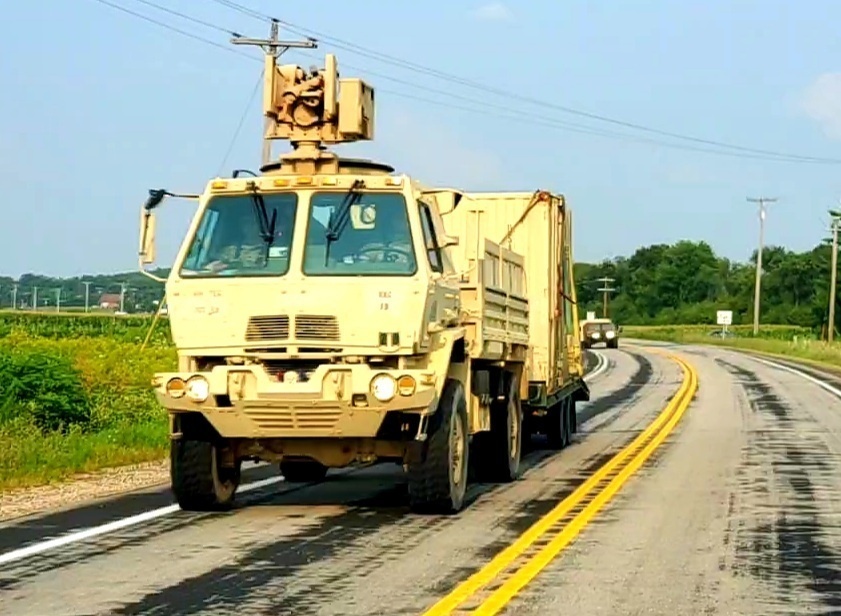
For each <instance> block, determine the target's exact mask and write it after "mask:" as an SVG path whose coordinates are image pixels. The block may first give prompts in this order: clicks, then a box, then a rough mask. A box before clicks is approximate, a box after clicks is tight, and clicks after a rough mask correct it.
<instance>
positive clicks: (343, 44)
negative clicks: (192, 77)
mask: <svg viewBox="0 0 841 616" xmlns="http://www.w3.org/2000/svg"><path fill="white" fill-rule="evenodd" d="M213 1H214V2H216V3H218V4H221V5H223V6H227V7H229V8H233V9H235V10H238V11H240V12H242V13H244V14H246V15H249V16H251V17H254V18H256V19H268V20H275V21H278V22H280V23H281V24H283V25H284V26H286V27H287V28H289V29H291V30H293V31H295V30H298V31H300V32H299V33H301V34H311V35H314V36H316V37H318V38H319V39H320V40H322V41H325V42H328V43H331V44H332V45H334V46H336V47H338V48H340V49H341V48H344V49H346V50H347V51H350V52H353V53H358V54H360V55H365V56H367V57H370V58H372V59H375V60H380V61H382V62H385V63H388V64H394V65H397V66H401V67H403V68H407V69H408V70H413V71H415V72H421V73H425V74H428V75H431V76H435V77H437V78H439V79H443V80H445V81H450V82H453V83H458V84H460V85H464V86H467V87H470V88H474V89H477V90H481V91H484V92H488V93H491V94H496V95H498V96H503V97H505V98H506V99H507V100H511V99H517V100H521V101H523V102H528V103H531V104H533V105H538V106H542V107H547V108H551V109H555V110H557V111H561V112H564V113H568V114H572V115H577V116H580V117H586V118H589V119H592V120H598V121H600V122H608V123H611V124H616V125H619V126H624V127H626V128H632V129H635V130H640V131H644V132H648V133H653V134H657V135H661V136H664V137H671V138H673V139H681V140H684V141H692V142H695V143H701V144H705V145H713V146H717V147H723V148H730V149H733V150H738V151H741V152H750V153H754V154H764V155H767V156H776V157H780V158H784V159H792V160H795V159H796V160H798V161H801V162H815V163H831V164H838V163H841V159H837V158H825V157H817V156H805V155H801V154H791V153H787V152H779V151H774V150H765V149H761V148H752V147H747V146H741V145H737V144H732V143H727V142H724V141H718V140H714V139H703V138H700V137H695V136H692V135H686V134H681V133H677V132H673V131H667V130H662V129H658V128H653V127H650V126H645V125H643V124H639V123H636V122H629V121H626V120H620V119H617V118H611V117H609V116H605V115H601V114H597V113H592V112H589V111H584V110H581V109H575V108H573V107H567V106H565V105H559V104H557V103H552V102H549V101H543V100H539V99H536V98H532V97H529V96H525V95H522V94H517V93H516V92H512V91H510V90H504V89H501V88H496V87H493V86H489V85H486V84H482V83H479V82H476V81H472V80H469V79H465V78H463V77H460V76H458V75H454V74H452V73H447V72H445V71H440V70H437V69H433V68H430V67H428V66H424V65H422V64H418V63H415V62H410V61H408V60H404V59H402V58H397V57H395V56H392V55H390V54H385V53H382V52H378V51H376V50H373V49H370V48H367V47H363V46H362V45H357V44H355V43H351V42H349V41H345V40H342V39H340V38H336V37H331V36H328V35H325V34H323V33H321V32H318V31H316V30H312V29H309V28H305V27H303V26H299V25H296V24H293V23H291V22H288V21H286V20H282V19H277V18H276V17H273V16H271V15H268V14H266V13H261V12H260V11H255V10H253V9H250V8H248V7H246V6H244V5H242V4H239V3H237V2H233V0H213ZM372 74H374V73H373V72H372Z"/></svg>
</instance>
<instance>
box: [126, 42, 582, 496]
mask: <svg viewBox="0 0 841 616" xmlns="http://www.w3.org/2000/svg"><path fill="white" fill-rule="evenodd" d="M373 103H374V93H373V89H372V88H371V87H370V86H369V85H367V84H366V83H364V82H363V81H361V80H359V79H350V78H348V79H344V78H343V79H339V78H338V71H337V66H336V61H335V58H334V57H333V56H331V55H327V56H326V62H325V68H324V69H322V70H317V71H313V72H307V71H305V70H304V69H302V68H300V67H298V66H295V65H284V66H279V65H277V63H276V60H275V57H274V56H273V55H271V54H267V56H266V71H265V95H264V115H265V116H266V118H267V119H268V121H267V129H266V134H265V139H266V140H274V139H286V140H288V141H290V142H291V145H292V150H291V152H288V153H286V154H284V155H282V156H281V157H280V158H279V160H276V161H269V162H268V163H265V164H264V165H263V166H262V168H261V170H260V173H259V174H252V176H251V177H244V174H242V173H234V174H232V176H231V177H226V178H222V177H217V178H215V179H212V180H210V181H209V182H208V183H207V185H206V187H205V189H204V191H203V192H202V193H201V194H200V195H196V196H194V197H195V198H196V199H197V201H198V208H197V211H196V213H195V215H194V217H193V220H192V222H191V224H190V226H189V229H188V231H187V233H186V237H185V239H184V242H183V244H182V245H181V247H180V249H179V251H178V253H177V256H176V257H175V260H174V265H173V267H172V269H171V272H170V274H169V277H168V279H167V280H166V281H165V282H166V297H167V305H168V309H169V320H170V327H171V329H172V335H173V339H174V341H175V344H176V346H177V349H178V358H179V359H178V369H177V371H175V372H171V373H161V374H157V375H155V377H154V382H153V386H154V391H155V394H156V396H157V399H158V401H159V402H160V404H161V405H162V406H163V407H164V408H165V409H166V410H167V411H168V413H169V416H170V425H171V461H172V462H171V482H172V489H173V492H174V494H175V497H176V500H177V502H178V503H179V505H180V506H181V507H182V508H183V509H189V510H211V509H218V508H223V507H227V506H230V505H231V504H232V502H233V499H234V495H235V492H236V489H237V486H238V484H239V481H240V476H241V464H242V462H243V461H246V460H254V461H269V462H277V463H279V465H280V471H281V473H282V474H283V475H284V477H285V479H286V480H287V481H292V482H310V481H319V480H321V479H323V478H324V477H325V474H326V473H327V469H328V468H338V467H345V466H348V465H351V464H355V463H369V462H374V461H392V462H396V463H399V464H402V465H403V466H404V468H405V470H406V472H407V475H408V489H409V501H410V505H411V507H412V508H413V510H416V511H426V512H456V511H458V510H460V509H461V508H462V506H463V503H464V498H465V490H466V485H467V480H468V472H467V471H468V462H469V461H470V459H471V457H472V458H473V460H472V463H473V465H474V467H475V468H476V469H477V470H478V471H479V475H480V477H481V478H482V479H484V480H496V481H512V480H514V479H516V478H517V477H518V475H519V473H520V456H521V451H522V442H523V441H522V439H523V415H522V406H523V403H524V402H527V403H529V404H531V401H532V400H538V399H539V398H540V396H542V395H543V394H538V393H535V392H537V391H538V389H539V386H538V385H539V384H538V385H535V383H534V382H533V381H532V379H534V378H543V376H542V375H543V374H549V371H550V370H552V369H554V368H552V367H551V366H553V364H551V362H550V364H546V361H547V360H546V358H545V357H543V356H541V355H540V354H539V353H538V354H536V353H535V351H534V347H533V342H532V338H533V336H534V335H535V333H534V332H533V331H532V323H533V322H534V317H533V316H532V311H533V310H538V311H541V312H540V314H546V310H547V308H546V306H547V305H549V306H554V305H555V304H554V303H553V302H554V300H551V299H550V297H549V296H554V295H556V294H558V293H560V290H559V289H555V288H549V289H544V288H543V287H542V286H541V285H538V287H537V288H536V289H527V287H526V279H527V277H528V276H529V275H531V273H530V270H529V269H528V268H530V267H532V264H531V261H529V260H528V258H527V257H524V256H523V254H522V253H518V252H515V251H513V250H511V249H510V248H507V247H505V246H503V245H502V244H503V242H498V241H494V240H493V238H492V237H488V235H489V234H486V233H484V232H481V231H476V230H474V229H473V227H472V226H471V225H472V224H473V223H471V222H470V219H469V218H467V219H465V222H464V223H463V224H462V225H461V226H459V228H458V231H459V232H460V233H465V232H467V233H468V234H470V233H472V235H469V237H471V238H472V240H471V241H469V242H467V243H464V242H460V241H459V238H458V237H454V236H451V235H448V234H447V230H448V228H447V223H446V222H445V218H444V216H442V210H441V208H442V203H444V202H446V203H447V204H448V205H447V206H446V207H447V208H448V212H447V213H446V214H448V215H450V216H452V214H453V213H454V212H457V211H458V207H459V201H460V199H461V198H462V193H460V192H459V191H448V190H435V189H430V188H425V187H423V186H421V185H420V184H419V183H418V182H417V181H416V180H414V179H413V178H411V177H410V176H407V175H398V174H395V173H394V169H393V168H391V167H389V166H387V165H384V164H381V163H375V162H372V161H365V160H350V159H343V158H339V157H338V156H337V155H336V154H334V153H333V152H331V151H330V150H328V149H327V148H326V147H325V145H326V144H334V143H341V142H352V141H358V140H368V139H372V138H373V122H374V105H373ZM166 195H172V193H168V192H167V191H163V190H154V191H150V197H149V199H148V200H147V202H146V204H145V205H144V208H143V210H142V218H141V237H140V262H141V269H142V270H143V271H145V269H144V266H146V265H148V264H149V263H152V262H153V260H154V233H155V213H154V209H155V207H157V206H158V204H159V203H160V202H161V200H162V199H163V198H164V196H166ZM453 208H455V209H453ZM534 241H541V240H539V239H535V240H534ZM456 248H458V251H456ZM468 264H469V265H470V266H469V267H462V266H463V265H468ZM545 265H546V267H547V268H548V267H550V266H551V267H555V264H554V263H549V262H547V263H546V264H545ZM563 267H565V268H566V267H569V270H570V271H571V265H570V264H569V263H568V262H566V261H565V262H564V266H563ZM150 275H151V274H150ZM537 335H539V336H545V335H546V330H545V328H543V329H541V330H540V331H539V332H537ZM550 344H551V345H552V348H553V349H554V351H553V352H560V346H561V345H563V344H564V340H562V339H560V338H558V339H557V340H555V341H554V342H552V343H550ZM544 364H546V365H547V366H550V368H535V366H543V365H544ZM541 370H543V372H541ZM546 378H548V379H550V380H551V384H550V385H549V388H550V389H551V390H552V391H551V392H550V394H552V395H557V387H556V384H557V379H556V378H555V376H553V375H550V376H548V377H546ZM582 392H583V393H582ZM586 393H587V390H586V387H585V386H584V385H583V381H581V382H580V385H579V387H578V389H577V390H576V391H575V392H573V393H571V394H569V395H568V397H569V396H573V395H577V396H579V397H581V396H582V395H586Z"/></svg>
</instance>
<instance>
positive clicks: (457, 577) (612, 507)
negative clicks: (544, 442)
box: [0, 344, 841, 616]
mask: <svg viewBox="0 0 841 616" xmlns="http://www.w3.org/2000/svg"><path fill="white" fill-rule="evenodd" d="M677 350H678V352H679V354H680V355H681V356H682V357H684V358H685V359H687V360H688V361H689V362H690V363H692V364H693V365H694V366H695V368H696V369H697V371H698V374H699V379H700V389H699V391H698V394H697V397H696V400H695V401H694V402H693V403H692V406H691V407H690V409H689V411H688V413H687V415H686V416H685V417H684V419H683V420H682V423H681V424H679V425H678V428H677V430H676V431H675V432H674V433H673V434H672V436H670V437H669V439H668V441H667V443H666V444H665V445H664V446H663V447H662V448H661V449H660V450H659V451H658V452H657V453H655V457H654V458H653V459H651V460H649V462H648V463H647V464H646V466H644V467H643V469H642V470H641V471H640V472H639V473H638V474H637V475H636V476H634V477H632V478H631V480H630V482H629V483H628V484H627V485H626V486H625V487H624V488H623V489H622V491H621V492H620V493H619V495H618V496H617V497H616V498H615V499H614V500H613V501H612V502H610V503H608V504H607V505H606V507H605V509H604V510H603V511H602V512H601V513H600V514H599V515H598V516H597V518H596V520H595V521H594V522H593V523H591V524H590V525H589V526H587V527H586V528H584V530H583V532H582V534H581V535H580V536H579V537H578V538H577V539H576V540H575V541H574V542H573V543H572V544H571V545H570V546H568V547H567V549H566V550H564V552H562V553H561V555H560V556H559V557H558V558H557V559H556V560H555V561H553V562H552V563H550V564H549V566H548V567H546V568H545V569H544V570H543V571H542V572H541V573H540V574H538V576H537V577H536V578H535V579H534V580H533V581H532V583H531V584H530V585H528V586H527V587H526V588H525V589H524V590H523V592H522V593H521V594H520V595H518V596H517V597H515V598H514V600H513V601H512V602H511V603H510V604H509V605H508V607H507V608H506V611H505V612H504V613H506V614H537V613H541V614H560V613H575V614H583V615H590V614H668V615H672V614H726V615H728V616H730V615H735V614H757V615H760V614H761V615H763V616H764V615H765V614H772V613H790V614H795V613H796V614H831V613H838V612H833V609H841V572H838V569H837V567H838V563H839V562H841V551H839V550H841V532H837V527H838V524H839V522H838V520H841V506H839V505H841V502H839V501H841V472H839V470H841V469H839V465H841V456H839V453H841V400H839V398H838V397H837V396H836V395H835V394H833V393H832V392H829V391H827V390H826V389H823V388H822V387H821V386H820V385H819V384H818V382H814V381H810V380H807V378H805V377H804V376H802V375H799V374H794V373H791V372H788V371H785V370H784V369H781V368H777V367H771V366H768V365H766V364H764V363H760V362H759V361H757V360H755V359H752V358H747V357H745V356H741V355H737V354H734V353H729V352H726V351H721V350H717V349H705V348H688V347H681V348H679V349H677ZM599 353H601V354H602V355H603V356H604V357H605V358H607V359H608V362H609V365H608V366H607V369H606V370H604V371H601V372H600V374H598V375H596V376H595V377H594V378H593V380H592V382H591V389H592V391H593V395H594V400H593V401H592V402H591V403H589V404H586V405H581V406H580V407H579V422H581V423H582V425H581V428H582V433H581V434H579V435H578V437H577V439H576V443H575V444H573V445H572V446H571V447H569V448H568V449H566V450H564V451H563V452H561V453H560V454H557V455H548V453H547V452H544V451H541V450H537V451H534V452H532V453H530V454H529V456H528V458H527V464H528V466H529V467H530V468H529V470H528V472H527V473H526V474H525V476H524V477H523V479H522V480H521V481H519V482H517V483H515V484H512V485H507V486H489V485H476V486H474V487H473V488H472V489H471V497H472V502H471V503H470V505H469V507H468V508H467V509H466V510H465V511H463V512H462V513H461V515H459V516H456V517H434V516H433V517H428V516H417V515H412V514H410V513H409V512H408V509H407V507H406V504H405V483H404V482H403V480H402V477H401V472H400V470H399V469H398V468H396V467H389V466H379V467H374V468H370V469H365V470H361V471H354V472H349V473H348V472H344V473H336V474H331V477H330V479H329V480H328V481H327V482H325V483H324V484H321V485H318V486H309V487H304V488H298V489H294V488H290V486H287V485H285V484H283V483H277V484H275V485H270V486H265V487H262V488H258V489H254V490H252V491H249V492H247V493H244V494H242V497H241V499H240V505H239V506H238V507H237V508H236V509H235V510H234V511H232V512H230V513H227V514H206V515H196V514H189V513H184V512H180V511H171V510H159V511H163V512H162V513H159V514H155V516H153V517H152V518H151V519H148V520H146V521H143V522H138V523H136V524H133V525H131V526H127V527H125V528H121V529H115V530H112V531H111V532H106V533H103V534H101V535H98V536H95V537H90V538H88V539H87V540H83V541H74V542H70V543H67V544H65V545H61V546H56V547H53V548H51V549H45V550H43V551H40V552H34V553H31V554H28V555H26V554H24V555H23V556H22V557H21V558H19V559H17V560H14V561H12V562H6V563H3V561H2V559H3V554H8V553H10V551H12V550H19V549H21V548H25V547H26V546H30V547H31V546H38V544H39V542H42V541H44V540H45V539H50V538H52V537H56V536H60V535H61V534H63V533H66V532H68V531H72V530H76V529H80V528H87V527H91V526H95V525H98V524H103V523H114V522H118V521H119V520H120V519H124V518H125V517H126V516H131V515H135V514H138V513H141V512H143V511H148V510H152V509H155V508H161V507H166V506H168V505H170V503H171V498H170V497H169V495H168V494H167V493H166V491H165V490H160V489H156V490H146V491H143V492H140V493H137V494H133V495H131V496H128V497H121V498H119V499H116V500H112V501H110V502H108V503H107V504H100V505H95V506H89V507H85V508H80V509H75V510H71V511H65V512H58V513H54V514H50V515H47V516H41V517H40V518H31V519H21V520H17V521H12V522H11V523H9V524H6V525H3V526H0V613H3V614H6V613H8V614H15V615H25V614H39V615H43V614H51V615H52V614H231V613H243V614H263V613H265V614H269V613H271V614H296V615H300V614H325V615H326V614H330V615H351V614H353V615H363V614H365V615H369V614H387V615H398V614H422V613H423V612H424V611H425V610H426V609H428V608H429V607H430V606H431V605H432V604H434V603H435V602H436V600H438V599H439V598H441V597H442V596H443V595H446V594H447V593H448V592H449V591H450V590H451V589H452V588H453V587H455V586H456V585H457V584H458V583H459V582H461V581H462V580H464V579H465V578H466V577H468V576H469V575H470V574H471V573H473V572H474V571H476V570H477V569H478V568H480V567H481V566H482V565H484V564H485V563H486V562H488V561H489V560H490V559H491V558H492V557H493V556H494V555H495V554H497V553H498V552H499V551H500V550H501V549H503V548H504V547H505V546H507V545H509V544H510V543H511V542H512V541H514V540H515V539H516V538H517V537H518V536H519V535H520V534H522V533H523V532H524V531H525V530H526V529H527V528H528V527H529V526H530V525H531V524H532V523H534V522H535V521H536V520H537V519H539V518H540V517H541V516H542V515H543V514H545V513H546V512H548V511H549V510H550V509H552V508H553V507H554V506H555V505H556V504H557V503H558V502H559V501H561V500H562V499H563V498H564V497H565V496H567V495H568V494H570V493H571V492H572V491H573V490H574V489H575V487H577V486H578V485H580V484H581V483H582V482H583V481H584V480H585V479H586V478H587V476H588V475H590V474H591V473H592V472H593V471H594V470H596V469H597V468H598V467H600V466H601V465H602V464H603V463H604V462H605V461H606V460H607V459H608V458H609V457H610V456H611V455H613V454H614V453H615V452H616V451H617V450H618V449H619V448H621V447H622V446H623V445H624V444H625V443H627V442H628V441H629V440H630V439H631V438H633V437H634V436H635V435H636V434H637V433H639V432H640V431H641V430H642V429H643V428H644V427H645V426H646V425H647V424H648V423H649V422H650V421H651V420H652V419H653V418H654V417H655V416H656V415H657V414H658V413H659V412H660V411H661V410H662V409H663V407H664V406H665V405H666V403H667V401H668V400H669V398H670V397H671V396H672V395H673V394H674V393H675V391H676V390H677V389H678V387H679V385H680V382H681V372H680V369H679V367H678V366H677V365H676V364H675V363H673V362H672V361H671V360H669V359H667V358H665V357H663V356H661V355H659V354H653V353H647V352H643V351H641V350H639V349H634V348H632V347H631V346H629V345H628V344H623V346H622V347H621V348H620V349H619V350H608V351H603V350H601V349H599ZM591 367H592V366H591ZM839 388H841V385H839ZM839 393H841V392H839ZM275 473H276V471H274V470H273V469H271V468H266V467H264V468H259V469H254V470H252V471H251V472H250V474H251V477H250V478H249V479H248V480H249V481H251V480H254V479H259V478H271V477H273V476H274V475H275ZM19 554H20V553H19ZM835 580H837V581H835Z"/></svg>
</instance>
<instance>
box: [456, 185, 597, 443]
mask: <svg viewBox="0 0 841 616" xmlns="http://www.w3.org/2000/svg"><path fill="white" fill-rule="evenodd" d="M444 224H445V226H446V227H447V230H448V232H450V233H452V234H454V235H458V236H460V238H461V239H462V240H463V242H464V244H465V246H472V245H474V244H475V243H476V242H479V241H482V238H484V237H491V238H493V239H494V240H495V241H497V242H499V243H500V244H501V245H503V246H504V247H506V248H507V249H508V250H513V251H515V252H517V253H519V254H522V255H525V270H526V274H527V276H526V278H527V283H528V289H527V291H526V295H527V296H528V297H529V299H530V303H529V335H530V345H529V357H528V360H527V361H526V366H525V374H526V377H527V380H528V394H527V397H526V398H524V399H523V411H524V420H525V421H524V434H525V435H530V434H532V433H535V432H537V433H542V434H543V435H545V437H546V440H547V442H548V444H549V446H550V447H551V448H556V449H561V448H563V447H565V446H566V445H567V444H568V443H569V442H570V440H571V438H572V435H573V434H574V433H575V432H576V431H577V429H578V423H577V420H576V412H575V405H576V402H578V401H584V400H589V389H588V388H587V385H586V383H585V381H584V361H583V355H582V349H581V343H580V340H579V339H578V329H579V325H578V305H577V296H576V290H575V279H574V276H573V256H572V212H571V210H570V209H569V207H568V206H567V204H566V199H565V198H564V196H563V195H559V194H553V193H551V192H548V191H544V190H535V191H531V192H496V193H492V192H470V193H464V195H463V199H462V200H461V202H460V204H459V206H458V208H455V209H449V210H448V212H447V213H446V214H444ZM454 256H455V258H456V263H457V265H458V267H459V268H471V267H474V266H475V264H474V263H473V262H472V261H471V258H470V253H469V251H468V250H462V251H459V250H454Z"/></svg>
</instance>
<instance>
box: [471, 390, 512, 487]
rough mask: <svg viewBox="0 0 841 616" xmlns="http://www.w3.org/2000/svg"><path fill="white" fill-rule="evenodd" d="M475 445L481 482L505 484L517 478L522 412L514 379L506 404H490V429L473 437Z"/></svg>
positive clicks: (476, 464) (477, 471)
mask: <svg viewBox="0 0 841 616" xmlns="http://www.w3.org/2000/svg"><path fill="white" fill-rule="evenodd" d="M477 437H479V438H477ZM474 443H476V445H478V447H477V448H476V449H477V453H478V454H479V456H478V460H476V462H475V463H474V464H475V466H476V474H477V478H478V479H479V480H480V481H488V482H497V481H498V482H502V483H508V482H511V481H516V480H517V479H518V478H519V477H520V460H521V458H522V454H523V410H522V408H521V405H520V394H519V389H518V387H517V383H516V380H514V379H512V380H511V383H510V387H509V391H508V393H507V395H506V397H505V402H504V403H502V404H499V403H497V404H493V405H491V429H490V431H489V432H484V433H482V434H478V435H476V436H475V437H474Z"/></svg>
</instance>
